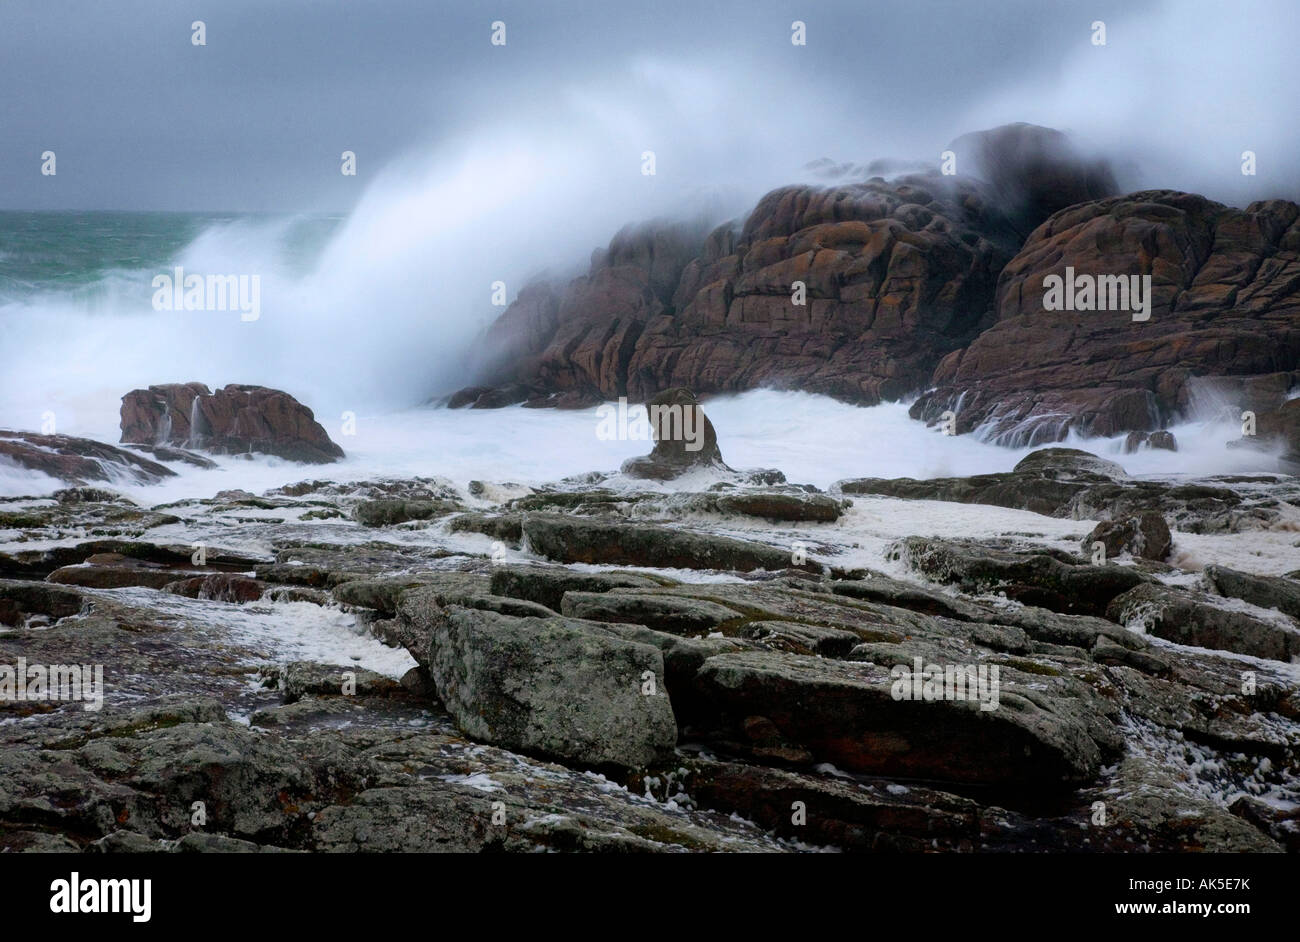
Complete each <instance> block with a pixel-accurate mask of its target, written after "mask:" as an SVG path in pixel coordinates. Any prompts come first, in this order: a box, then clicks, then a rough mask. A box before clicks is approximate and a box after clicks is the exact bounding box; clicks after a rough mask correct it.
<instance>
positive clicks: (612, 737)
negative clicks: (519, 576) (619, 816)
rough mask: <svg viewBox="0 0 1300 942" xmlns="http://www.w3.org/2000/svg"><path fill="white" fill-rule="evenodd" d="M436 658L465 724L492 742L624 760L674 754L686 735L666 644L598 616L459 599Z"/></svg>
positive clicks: (446, 619)
mask: <svg viewBox="0 0 1300 942" xmlns="http://www.w3.org/2000/svg"><path fill="white" fill-rule="evenodd" d="M428 663H429V674H430V676H431V677H432V679H433V683H434V685H435V687H436V688H437V692H438V696H439V698H440V699H441V700H442V702H443V704H444V705H445V706H446V707H447V709H448V711H450V713H451V714H452V716H454V717H455V718H456V722H457V724H458V725H459V726H460V728H461V729H462V730H464V731H465V733H466V734H467V735H470V736H473V737H474V738H475V739H480V740H483V741H484V742H490V743H494V744H497V745H501V746H505V747H507V748H510V749H516V750H520V751H523V752H530V753H536V754H541V755H545V756H553V757H555V758H558V759H563V760H569V761H575V762H579V763H582V764H585V765H588V766H593V767H605V766H619V767H624V768H638V767H644V766H648V765H650V764H652V763H654V762H657V761H660V760H663V759H666V758H667V757H669V756H670V755H671V754H672V751H673V748H674V746H675V745H676V742H677V723H676V720H675V719H674V718H673V710H672V706H671V705H670V704H669V702H668V695H667V693H666V691H665V686H664V661H663V655H662V654H661V653H660V651H659V649H658V648H655V647H652V646H651V645H648V644H641V643H638V642H633V641H626V640H623V639H622V638H619V637H617V636H616V635H613V634H611V633H606V632H603V631H601V630H599V628H598V627H593V626H592V625H590V624H589V623H585V622H581V621H577V620H573V619H564V618H514V617H511V616H508V615H501V614H498V613H496V612H488V611H480V610H477V609H469V608H462V607H459V606H450V607H448V608H447V609H446V610H445V615H444V616H443V617H441V618H438V619H437V620H436V621H435V624H434V630H433V633H432V636H431V638H430V641H429V657H428ZM651 685H653V686H651ZM647 691H652V692H647Z"/></svg>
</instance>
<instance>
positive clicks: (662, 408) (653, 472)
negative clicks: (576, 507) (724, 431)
mask: <svg viewBox="0 0 1300 942" xmlns="http://www.w3.org/2000/svg"><path fill="white" fill-rule="evenodd" d="M646 408H647V409H648V410H649V414H650V430H651V432H652V433H653V435H654V439H655V446H654V448H653V449H652V450H651V452H650V454H648V455H646V456H645V457H644V458H629V459H628V460H627V461H625V462H623V468H622V471H623V473H624V474H626V475H628V476H630V477H634V478H653V479H655V480H660V481H665V480H670V479H672V478H675V477H678V476H680V475H682V474H684V473H685V472H687V471H690V470H693V469H695V468H720V469H724V470H727V466H726V465H725V464H724V463H723V461H722V452H721V451H719V450H718V433H717V432H715V431H714V429H713V423H712V422H710V421H709V417H708V416H706V415H705V414H704V409H703V408H702V407H701V406H700V401H699V400H698V399H696V398H695V394H694V393H693V392H691V391H690V390H689V389H683V388H681V387H677V388H675V389H665V390H664V391H663V392H661V393H659V394H658V395H656V396H654V397H653V398H652V399H651V400H650V401H649V402H648V403H646Z"/></svg>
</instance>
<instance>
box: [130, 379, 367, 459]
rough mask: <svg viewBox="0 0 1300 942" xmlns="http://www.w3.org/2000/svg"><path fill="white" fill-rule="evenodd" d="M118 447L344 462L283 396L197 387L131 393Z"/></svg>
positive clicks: (306, 414)
mask: <svg viewBox="0 0 1300 942" xmlns="http://www.w3.org/2000/svg"><path fill="white" fill-rule="evenodd" d="M121 426H122V441H123V442H125V443H131V444H141V445H184V446H186V447H188V448H201V449H204V450H207V451H210V452H214V453H216V454H244V453H247V452H261V453H263V454H268V455H277V456H279V457H281V458H287V459H289V460H290V461H303V462H308V463H311V464H325V463H327V462H331V461H335V460H337V459H339V458H342V457H343V449H342V448H340V447H339V446H338V445H336V444H334V442H332V441H331V440H330V437H329V435H328V434H326V432H325V429H323V428H322V427H321V425H320V423H318V422H317V421H316V419H315V417H314V416H313V415H312V411H311V410H310V409H308V408H307V407H306V406H304V405H302V403H300V402H298V400H296V399H294V398H293V397H292V396H290V395H289V394H288V393H286V392H281V391H280V390H278V389H268V388H266V387H265V386H243V385H236V384H231V385H229V386H225V387H223V388H221V389H218V390H217V391H216V392H215V393H213V392H211V391H209V389H208V387H207V386H204V385H203V384H202V383H170V384H166V385H162V386H150V387H149V388H148V389H134V390H132V391H131V392H129V393H127V394H126V395H125V396H123V397H122V422H121Z"/></svg>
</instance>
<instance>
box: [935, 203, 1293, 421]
mask: <svg viewBox="0 0 1300 942" xmlns="http://www.w3.org/2000/svg"><path fill="white" fill-rule="evenodd" d="M1067 268H1070V269H1073V271H1074V273H1075V277H1076V278H1078V277H1079V276H1083V275H1087V276H1115V275H1119V276H1130V275H1137V276H1150V278H1151V297H1150V312H1149V313H1150V316H1149V319H1148V320H1144V321H1143V320H1139V321H1135V320H1134V319H1133V313H1132V311H1130V310H1105V311H1101V310H1046V309H1045V307H1044V299H1045V294H1046V292H1045V289H1044V279H1045V278H1046V277H1047V276H1049V275H1057V276H1065V275H1066V273H1067V272H1066V269H1067ZM1298 366H1300V207H1298V206H1297V205H1296V204H1295V203H1291V202H1286V201H1283V200H1267V201H1262V202H1256V203H1252V204H1251V205H1250V206H1249V207H1247V208H1246V209H1244V210H1241V209H1233V208H1230V207H1227V206H1224V205H1222V204H1220V203H1215V202H1213V201H1211V200H1207V199H1205V198H1204V197H1201V196H1196V195H1193V194H1190V193H1178V192H1172V191H1167V190H1157V191H1146V192H1140V193H1132V194H1129V195H1127V196H1118V197H1112V198H1110V199H1104V200H1097V201H1093V202H1088V203H1083V204H1081V205H1077V206H1071V207H1069V208H1066V209H1063V210H1061V211H1060V212H1057V213H1056V214H1055V215H1053V216H1052V217H1051V218H1050V219H1048V220H1047V221H1046V222H1044V223H1043V224H1042V225H1041V226H1039V227H1038V228H1037V229H1035V230H1034V232H1033V234H1032V235H1031V236H1030V237H1029V239H1028V241H1027V242H1026V243H1025V245H1024V247H1023V248H1022V249H1021V250H1020V252H1019V254H1017V255H1016V257H1015V258H1013V259H1012V260H1011V261H1010V263H1008V264H1007V266H1006V268H1005V269H1003V271H1002V273H1001V276H1000V277H999V279H998V288H997V322H996V323H995V324H994V325H993V326H992V327H990V328H989V329H988V330H986V331H985V332H984V333H982V334H981V335H980V336H979V338H978V339H976V340H975V341H974V342H973V343H971V344H970V346H969V347H967V348H966V349H965V350H962V351H959V352H955V353H952V354H950V355H949V356H947V357H946V358H945V359H944V360H943V362H942V363H940V364H939V366H938V367H937V369H936V370H935V372H934V377H933V386H934V388H933V389H932V390H930V391H929V392H927V393H926V394H925V395H923V396H922V397H921V398H920V399H918V400H917V401H916V402H915V403H914V404H913V406H912V415H913V416H914V417H916V418H921V419H924V420H926V421H934V420H937V419H939V418H940V416H941V415H942V414H943V413H944V412H945V411H947V410H952V411H954V412H956V413H957V419H956V421H957V429H958V431H959V432H966V431H970V430H973V429H975V428H978V427H984V429H985V433H986V434H987V435H989V436H990V437H991V438H992V440H994V441H995V442H998V443H1000V444H1007V445H1024V444H1037V443H1041V442H1051V441H1059V440H1061V439H1063V438H1065V437H1066V435H1068V434H1069V433H1070V432H1071V431H1074V432H1077V433H1080V434H1085V435H1107V436H1109V435H1119V434H1122V433H1125V432H1130V431H1137V432H1143V431H1152V430H1156V429H1159V428H1160V427H1161V426H1162V425H1163V424H1165V423H1166V422H1167V421H1168V420H1169V419H1170V418H1171V417H1172V416H1175V415H1178V414H1182V413H1185V412H1187V411H1189V408H1190V406H1191V404H1192V403H1191V397H1192V392H1193V390H1194V388H1195V384H1194V383H1192V382H1191V381H1192V380H1193V379H1194V378H1196V377H1198V376H1220V375H1221V376H1238V377H1240V376H1245V375H1250V374H1272V373H1277V372H1279V371H1294V370H1295V369H1297V367H1298Z"/></svg>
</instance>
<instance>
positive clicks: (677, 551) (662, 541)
mask: <svg viewBox="0 0 1300 942" xmlns="http://www.w3.org/2000/svg"><path fill="white" fill-rule="evenodd" d="M523 532H524V536H525V537H526V538H527V540H528V543H529V545H530V546H531V547H532V549H533V551H534V552H537V553H540V554H541V555H543V556H546V557H548V558H550V559H554V560H558V561H559V562H565V563H604V564H608V565H614V566H647V567H652V568H656V569H711V570H733V571H736V572H751V571H753V570H755V569H770V570H782V569H791V568H795V569H807V570H808V571H810V572H819V571H820V570H821V567H820V565H819V564H816V563H814V562H812V561H811V560H809V561H807V562H805V563H803V564H802V565H799V566H796V565H795V564H794V563H793V562H792V561H791V559H792V555H793V554H792V552H787V551H785V550H780V549H777V548H775V547H772V546H766V545H764V544H762V543H752V542H749V541H748V540H737V539H733V538H731V537H725V536H713V535H710V534H706V533H692V532H690V531H687V530H675V529H672V528H669V527H656V526H649V525H642V524H631V523H618V522H611V521H603V520H586V519H581V518H574V517H561V516H558V515H552V514H529V515H527V516H525V517H524V521H523Z"/></svg>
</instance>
